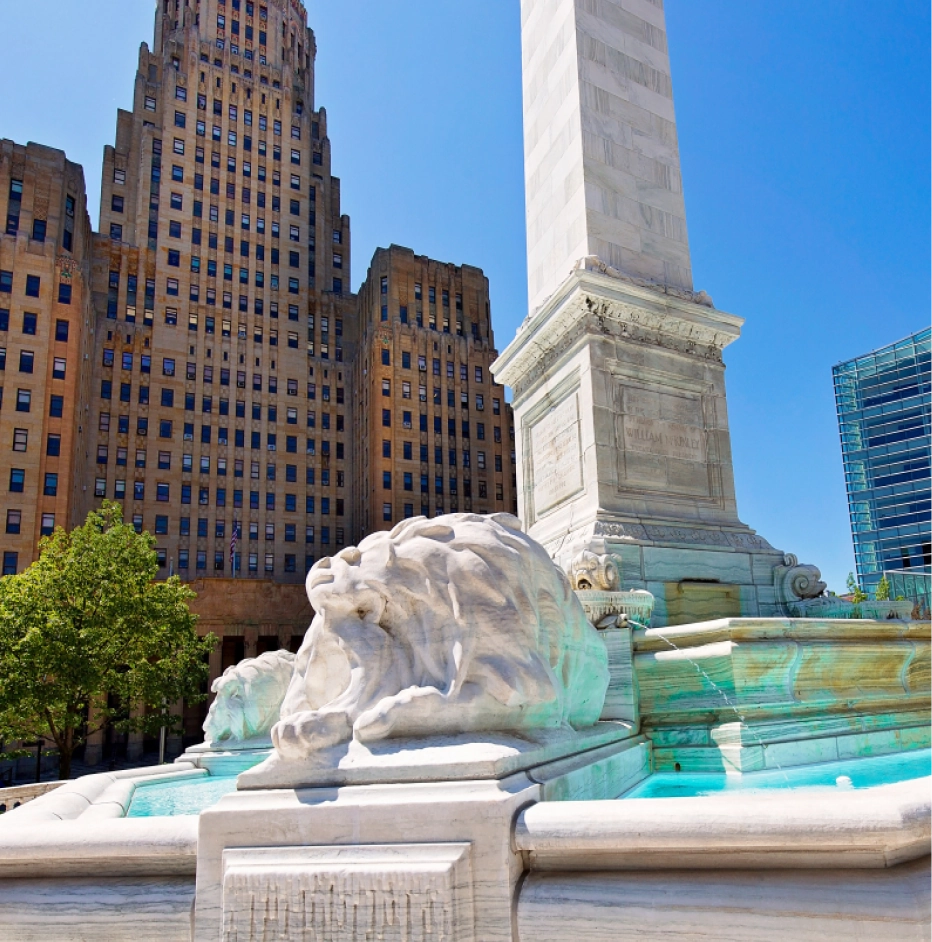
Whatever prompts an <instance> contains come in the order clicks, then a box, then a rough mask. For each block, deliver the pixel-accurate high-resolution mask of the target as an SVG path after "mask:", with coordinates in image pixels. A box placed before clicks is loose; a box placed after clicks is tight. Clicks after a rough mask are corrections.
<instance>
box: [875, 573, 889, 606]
mask: <svg viewBox="0 0 932 942" xmlns="http://www.w3.org/2000/svg"><path fill="white" fill-rule="evenodd" d="M874 598H875V599H876V600H877V601H878V602H889V601H890V580H889V579H888V578H887V577H886V575H883V576H882V577H881V579H880V582H878V583H877V588H876V590H875V591H874Z"/></svg>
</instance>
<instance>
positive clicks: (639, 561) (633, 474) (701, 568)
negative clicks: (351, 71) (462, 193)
mask: <svg viewBox="0 0 932 942" xmlns="http://www.w3.org/2000/svg"><path fill="white" fill-rule="evenodd" d="M521 18H522V24H521V42H522V56H523V87H524V153H525V186H526V201H527V245H528V292H529V306H530V314H529V316H528V318H527V319H526V320H525V322H524V323H523V324H522V326H521V328H520V329H519V331H518V334H517V336H516V337H515V339H514V340H513V341H512V343H511V344H509V346H508V347H507V349H506V350H505V351H504V352H503V353H502V355H501V356H500V357H499V359H498V361H497V362H496V363H495V364H494V366H493V372H494V374H495V377H496V379H498V380H499V381H501V382H503V383H505V384H507V385H509V386H511V388H512V390H513V392H514V403H513V405H514V410H515V422H516V428H517V452H518V466H519V480H518V485H519V491H520V498H519V500H520V503H519V510H520V513H521V516H522V518H523V520H524V523H525V526H526V527H527V528H528V530H529V532H530V534H531V535H532V536H534V537H535V538H536V539H538V540H540V541H541V542H542V543H543V544H544V545H545V546H546V547H547V548H548V550H549V551H550V552H551V555H552V556H553V557H554V559H555V560H556V561H557V562H558V563H559V564H561V565H563V566H566V565H568V563H569V561H570V559H571V558H572V557H573V556H574V555H575V554H576V553H577V552H578V551H579V550H581V549H593V550H596V551H598V552H611V553H613V554H615V555H616V556H618V557H620V558H621V561H622V579H623V581H624V583H625V584H626V585H628V586H632V587H642V588H647V589H649V590H650V591H651V592H653V593H654V595H655V596H656V597H657V608H656V609H655V618H657V619H659V621H660V622H662V623H667V624H670V623H680V622H685V621H695V620H701V619H702V618H704V617H709V616H724V615H758V614H761V615H769V614H778V613H780V612H781V610H782V609H781V604H780V603H781V599H780V598H779V593H778V592H776V591H775V588H774V584H775V575H774V571H775V567H778V566H781V565H782V564H783V554H782V553H781V552H779V551H778V550H775V549H774V548H773V547H771V546H770V545H769V544H768V543H767V542H766V540H764V539H762V538H761V537H759V536H757V534H755V533H754V531H753V530H751V529H750V528H749V527H747V526H746V525H745V524H743V523H742V522H741V521H740V520H739V518H738V513H737V506H736V501H735V486H734V475H733V471H732V463H731V444H730V439H729V431H728V415H727V410H726V405H725V375H724V366H723V363H722V350H723V349H724V348H725V347H726V346H727V345H728V344H729V343H731V342H732V341H734V340H736V339H737V338H738V336H739V334H740V329H741V325H742V323H743V321H742V319H741V318H738V317H735V316H733V315H731V314H726V313H724V312H722V311H718V310H716V309H715V307H714V306H713V304H712V301H711V299H710V298H709V297H708V295H706V294H705V293H704V292H695V291H694V290H693V283H692V269H691V266H690V258H689V243H688V241H687V235H686V210H685V204H684V199H683V186H682V177H681V174H680V160H679V149H678V145H677V135H676V121H675V117H674V110H673V91H672V83H671V79H670V59H669V55H668V52H667V36H666V25H665V20H664V11H663V5H662V0H521Z"/></svg>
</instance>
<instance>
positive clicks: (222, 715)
mask: <svg viewBox="0 0 932 942" xmlns="http://www.w3.org/2000/svg"><path fill="white" fill-rule="evenodd" d="M294 661H295V656H294V655H293V654H292V653H291V652H290V651H267V652H266V653H265V654H260V655H259V656H258V657H251V658H246V660H244V661H240V662H239V664H234V665H233V666H232V667H228V668H227V669H226V670H225V671H224V672H223V673H222V674H221V675H220V676H219V677H218V678H217V679H216V680H215V681H214V682H213V686H212V687H211V688H210V689H211V690H212V691H213V693H215V694H216V697H215V699H214V702H213V703H212V704H211V705H210V710H208V711H207V719H205V720H204V741H205V742H207V743H232V742H247V741H249V740H255V739H263V738H264V739H265V740H266V741H268V737H269V731H270V730H271V728H272V725H273V724H274V723H275V721H276V720H277V719H278V717H279V711H280V709H281V705H282V700H283V699H284V696H285V691H286V690H287V689H288V684H289V683H290V682H291V675H292V673H293V672H294Z"/></svg>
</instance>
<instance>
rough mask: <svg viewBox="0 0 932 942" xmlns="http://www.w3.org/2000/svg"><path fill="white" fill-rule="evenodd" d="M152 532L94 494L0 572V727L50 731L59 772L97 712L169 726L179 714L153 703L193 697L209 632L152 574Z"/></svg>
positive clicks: (100, 721)
mask: <svg viewBox="0 0 932 942" xmlns="http://www.w3.org/2000/svg"><path fill="white" fill-rule="evenodd" d="M153 543H154V540H153V538H152V537H151V536H150V535H149V534H148V533H141V534H139V533H136V531H135V530H134V529H133V527H131V526H129V525H127V524H125V523H124V522H123V517H122V510H121V507H120V505H119V504H117V503H112V502H105V503H104V505H103V506H102V508H101V509H100V510H99V511H93V512H91V513H90V514H88V517H87V520H86V522H85V523H84V524H83V525H82V526H79V527H76V528H75V529H74V530H72V531H71V532H70V533H69V532H66V531H65V530H63V529H61V528H59V529H56V530H55V532H54V533H53V534H52V535H51V536H50V537H47V538H45V539H44V540H42V542H41V543H40V552H41V555H40V556H39V559H38V560H37V561H36V562H34V563H33V564H32V565H31V566H30V567H29V568H28V569H27V570H26V571H25V572H23V573H20V574H19V575H15V576H7V577H5V578H3V579H0V737H2V739H3V740H4V741H6V742H10V741H11V740H20V741H26V740H30V739H36V738H38V737H44V738H45V739H51V740H52V741H53V742H54V743H55V745H56V746H57V747H58V751H59V775H60V777H61V778H67V777H68V776H69V774H70V768H71V758H72V755H73V753H74V750H75V749H76V748H77V747H78V746H80V745H81V744H82V743H84V742H85V741H86V739H87V737H88V736H89V735H91V734H93V733H94V732H96V731H98V730H100V729H102V728H103V727H104V726H105V725H106V724H107V723H112V724H113V726H114V728H115V729H116V730H117V731H119V732H130V731H138V732H142V733H144V734H148V735H154V734H155V733H157V732H158V729H159V728H160V727H161V726H163V725H165V726H167V727H168V728H169V730H170V731H172V730H176V729H178V727H179V725H180V717H177V716H174V715H172V714H171V713H169V712H168V711H166V710H164V709H163V707H164V705H165V704H172V703H174V702H176V701H177V700H180V699H182V698H185V699H187V700H188V701H194V702H196V701H197V700H200V699H203V697H204V693H203V692H202V687H203V685H204V681H205V680H206V678H207V674H208V666H207V654H208V653H209V651H210V649H211V648H212V647H213V645H214V643H215V638H214V637H213V635H208V636H207V637H206V638H203V639H201V638H198V636H197V632H196V630H195V623H196V616H194V615H192V614H191V612H190V611H189V609H188V602H189V601H190V600H191V599H193V598H194V597H195V594H194V593H193V592H192V591H191V590H190V589H189V588H188V587H187V586H185V585H183V584H182V583H181V582H180V581H179V580H178V578H177V577H172V578H170V579H168V580H167V581H164V582H156V581H155V576H156V575H157V573H158V563H157V560H156V555H155V552H154V550H153Z"/></svg>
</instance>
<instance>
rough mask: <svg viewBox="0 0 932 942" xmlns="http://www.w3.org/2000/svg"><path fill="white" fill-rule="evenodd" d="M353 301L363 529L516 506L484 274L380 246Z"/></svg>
mask: <svg viewBox="0 0 932 942" xmlns="http://www.w3.org/2000/svg"><path fill="white" fill-rule="evenodd" d="M359 312H360V349H359V357H358V363H357V366H356V371H357V381H358V382H357V390H358V392H357V395H358V404H359V427H358V435H359V442H358V445H357V448H358V456H359V461H358V462H357V464H356V466H355V471H356V474H355V478H354V494H355V498H356V501H357V504H358V507H357V511H356V519H357V520H358V521H359V534H358V535H359V536H362V535H363V534H365V533H369V532H371V531H372V530H383V529H389V528H391V527H392V526H393V524H395V523H397V522H398V521H399V520H402V519H404V518H406V517H414V516H419V515H422V516H427V517H433V516H436V515H438V514H443V513H451V512H456V511H475V512H478V513H493V512H496V511H503V510H505V511H508V512H510V513H517V500H516V481H515V472H516V467H515V443H514V420H513V418H512V413H511V407H510V406H509V405H508V404H507V403H506V402H505V390H504V388H503V387H502V386H500V385H499V384H498V383H496V382H495V381H494V379H493V378H492V374H491V372H490V371H489V366H490V364H491V363H492V362H493V361H494V360H495V358H496V357H497V356H498V351H497V350H495V343H494V339H493V336H492V323H491V318H490V307H489V280H488V278H486V277H485V275H484V274H483V273H482V271H481V270H480V269H478V268H473V267H472V266H470V265H463V266H457V265H451V264H446V263H444V262H438V261H435V260H433V259H430V258H427V257H426V256H423V255H415V254H414V252H412V251H411V249H407V248H402V247H401V246H397V245H393V246H391V247H390V248H388V249H378V250H376V253H375V255H374V256H373V258H372V263H371V264H370V266H369V271H368V274H367V276H366V280H365V282H364V283H363V285H362V287H361V288H360V291H359Z"/></svg>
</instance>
